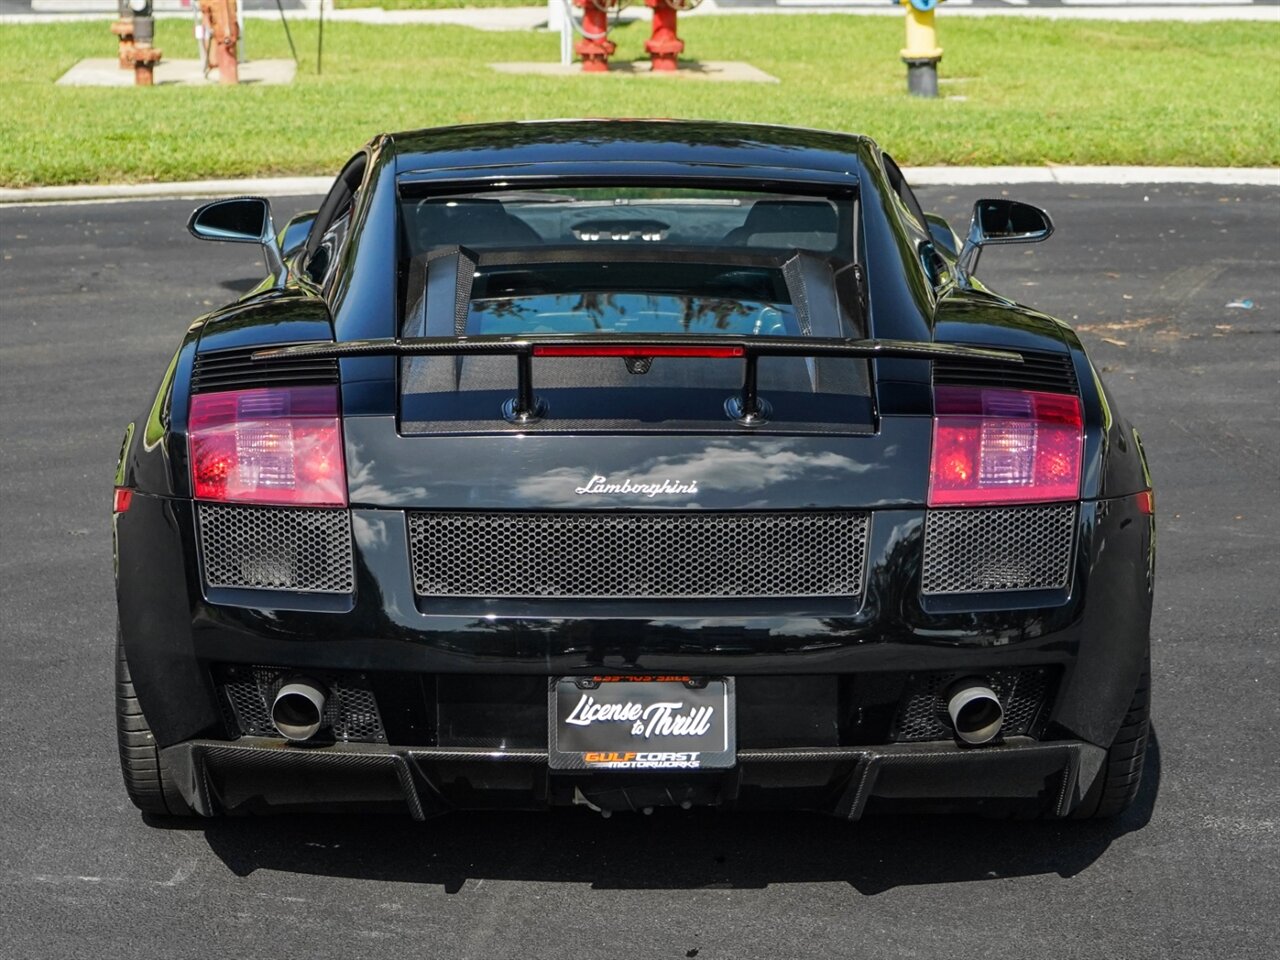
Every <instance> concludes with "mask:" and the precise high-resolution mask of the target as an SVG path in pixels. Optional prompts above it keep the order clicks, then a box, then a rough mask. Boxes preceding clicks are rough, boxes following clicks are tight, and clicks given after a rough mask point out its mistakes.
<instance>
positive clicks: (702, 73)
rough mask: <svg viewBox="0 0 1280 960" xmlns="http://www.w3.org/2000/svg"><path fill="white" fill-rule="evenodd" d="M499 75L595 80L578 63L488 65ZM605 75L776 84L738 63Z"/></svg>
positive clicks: (627, 69)
mask: <svg viewBox="0 0 1280 960" xmlns="http://www.w3.org/2000/svg"><path fill="white" fill-rule="evenodd" d="M489 66H490V67H492V68H493V69H494V70H497V71H498V72H499V73H520V74H534V75H537V76H543V77H580V76H588V77H590V76H599V74H590V73H588V74H584V73H583V72H582V64H581V63H571V64H569V65H568V66H565V65H564V64H560V63H553V62H550V61H547V62H537V63H491V64H489ZM609 73H610V74H611V75H613V74H616V75H620V76H629V77H663V78H668V79H674V80H713V81H727V82H730V83H777V82H778V78H777V77H774V76H771V75H770V74H767V73H765V72H764V71H763V70H760V69H758V68H757V67H753V66H752V65H751V64H749V63H743V62H742V61H741V60H681V61H680V69H679V70H677V71H676V72H675V73H654V72H653V70H652V69H650V66H649V61H648V60H611V61H609Z"/></svg>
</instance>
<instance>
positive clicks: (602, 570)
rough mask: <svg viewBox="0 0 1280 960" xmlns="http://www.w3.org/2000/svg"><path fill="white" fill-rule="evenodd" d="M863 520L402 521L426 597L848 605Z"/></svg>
mask: <svg viewBox="0 0 1280 960" xmlns="http://www.w3.org/2000/svg"><path fill="white" fill-rule="evenodd" d="M866 540H867V515H866V514H865V513H792V514H785V513H619V514H605V513H598V514H597V513H497V514H494V513H411V514H410V515H409V544H410V552H411V554H412V560H413V583H414V589H415V590H416V591H417V592H418V595H419V596H426V597H573V598H609V597H642V598H717V597H719V598H724V597H849V596H856V595H858V594H860V593H861V592H862V573H863V567H864V565H865V562H866Z"/></svg>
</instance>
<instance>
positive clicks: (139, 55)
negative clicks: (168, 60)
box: [132, 0, 163, 87]
mask: <svg viewBox="0 0 1280 960" xmlns="http://www.w3.org/2000/svg"><path fill="white" fill-rule="evenodd" d="M133 7H134V10H135V16H134V18H133V54H132V58H133V82H134V83H135V84H136V85H137V86H139V87H150V86H152V85H153V84H154V83H155V69H156V64H157V63H159V62H160V59H161V57H162V56H163V54H162V53H161V52H160V51H159V50H157V49H156V48H155V47H154V46H153V43H154V42H155V37H156V22H155V20H154V19H153V18H152V16H151V2H150V0H146V3H145V4H140V3H139V2H138V0H134V3H133Z"/></svg>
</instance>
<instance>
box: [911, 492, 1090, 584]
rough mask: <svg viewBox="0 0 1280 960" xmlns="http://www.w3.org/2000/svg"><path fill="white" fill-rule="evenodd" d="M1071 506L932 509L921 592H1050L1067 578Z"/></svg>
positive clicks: (1072, 518)
mask: <svg viewBox="0 0 1280 960" xmlns="http://www.w3.org/2000/svg"><path fill="white" fill-rule="evenodd" d="M1075 520H1076V508H1075V505H1074V504H1050V505H1049V506H1044V507H979V508H974V509H968V508H966V509H959V510H930V511H929V512H928V515H927V517H926V519H925V527H924V569H923V572H922V575H921V583H920V589H921V591H922V592H923V593H983V592H986V591H1000V590H1052V589H1060V588H1062V587H1065V586H1066V585H1067V583H1068V582H1069V581H1070V578H1071V546H1072V542H1073V540H1074V537H1075V525H1076V524H1075Z"/></svg>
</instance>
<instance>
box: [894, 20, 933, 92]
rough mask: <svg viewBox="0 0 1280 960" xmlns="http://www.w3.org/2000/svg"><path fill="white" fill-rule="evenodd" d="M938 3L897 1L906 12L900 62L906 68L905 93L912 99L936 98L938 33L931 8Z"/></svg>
mask: <svg viewBox="0 0 1280 960" xmlns="http://www.w3.org/2000/svg"><path fill="white" fill-rule="evenodd" d="M940 2H942V0H901V3H902V5H903V6H904V7H906V8H907V45H906V46H905V47H904V48H903V50H902V54H901V56H902V62H903V63H905V64H906V65H907V92H908V93H910V94H911V95H912V96H915V97H936V96H937V95H938V61H939V60H941V59H942V48H941V47H940V46H938V31H937V29H936V28H935V26H934V22H933V18H934V8H936V7H937V5H938V4H939V3H940Z"/></svg>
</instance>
